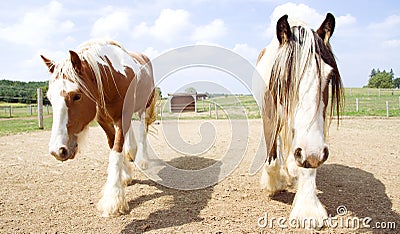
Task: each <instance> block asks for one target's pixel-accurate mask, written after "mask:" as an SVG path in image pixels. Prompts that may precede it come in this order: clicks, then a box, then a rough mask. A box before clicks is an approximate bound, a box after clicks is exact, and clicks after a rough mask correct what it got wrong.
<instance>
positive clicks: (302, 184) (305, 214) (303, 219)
mask: <svg viewBox="0 0 400 234" xmlns="http://www.w3.org/2000/svg"><path fill="white" fill-rule="evenodd" d="M297 171H298V182H297V193H296V196H295V197H294V201H293V209H292V212H291V213H290V220H297V221H296V223H297V224H299V225H300V227H302V228H307V229H311V228H322V227H323V226H324V222H325V221H326V219H327V218H328V214H327V212H326V210H325V208H324V206H323V205H322V203H321V202H320V201H319V199H318V197H317V194H316V182H315V179H316V174H317V169H306V168H302V167H299V168H298V170H297ZM291 222H292V221H291Z"/></svg>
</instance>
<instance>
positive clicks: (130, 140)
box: [124, 123, 137, 162]
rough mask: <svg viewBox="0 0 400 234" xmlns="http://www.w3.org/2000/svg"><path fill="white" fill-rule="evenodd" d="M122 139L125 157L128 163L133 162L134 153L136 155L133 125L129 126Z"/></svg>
mask: <svg viewBox="0 0 400 234" xmlns="http://www.w3.org/2000/svg"><path fill="white" fill-rule="evenodd" d="M124 137H125V140H124V153H125V157H126V158H127V159H128V160H129V161H131V162H134V161H135V158H136V153H137V144H136V139H135V133H134V132H133V123H131V125H130V127H129V129H128V131H127V132H126V134H125V136H124Z"/></svg>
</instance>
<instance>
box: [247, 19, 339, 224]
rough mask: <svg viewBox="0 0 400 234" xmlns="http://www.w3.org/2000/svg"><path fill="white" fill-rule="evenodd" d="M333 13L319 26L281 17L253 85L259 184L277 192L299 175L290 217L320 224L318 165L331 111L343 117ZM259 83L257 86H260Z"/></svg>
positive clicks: (325, 148) (322, 212) (324, 214)
mask: <svg viewBox="0 0 400 234" xmlns="http://www.w3.org/2000/svg"><path fill="white" fill-rule="evenodd" d="M334 28H335V18H334V16H333V15H332V14H330V13H328V14H327V16H326V18H325V20H324V21H323V23H322V25H321V26H320V28H319V29H318V30H317V31H316V32H315V31H313V30H312V29H310V28H309V27H308V26H307V25H305V24H304V23H301V22H296V21H293V22H290V24H289V22H288V16H287V15H285V16H283V17H281V18H280V19H279V20H278V22H277V25H276V38H275V39H274V40H273V41H272V42H271V43H270V44H269V45H268V46H267V47H266V48H265V49H263V50H262V51H261V53H260V55H259V58H258V62H257V71H258V72H259V73H260V74H261V76H262V77H263V79H264V81H265V84H264V86H263V87H261V86H260V87H254V88H255V89H256V90H255V91H254V93H255V94H259V97H258V98H259V99H258V100H263V103H262V108H261V109H262V118H263V125H264V136H265V141H266V145H267V151H268V152H267V162H266V163H265V166H264V168H263V172H262V176H261V186H262V187H263V188H265V189H266V190H267V191H268V192H269V193H271V194H274V193H275V192H277V191H279V190H284V189H286V187H287V186H288V185H291V184H292V182H295V181H296V180H297V193H296V196H295V198H294V201H293V209H292V212H291V214H290V219H291V221H296V220H297V221H299V222H301V223H304V222H306V223H308V224H307V225H310V226H311V227H316V226H318V227H319V226H322V225H323V224H324V221H325V219H326V218H327V217H328V216H327V212H326V210H325V208H324V207H323V205H322V204H321V202H320V201H319V200H318V198H317V196H316V183H315V179H316V168H317V167H319V166H320V165H321V164H323V163H324V162H325V161H326V160H327V158H328V154H329V150H328V146H327V145H326V144H325V136H326V131H327V128H328V126H327V125H328V124H327V123H329V122H330V120H326V108H327V107H328V106H329V88H331V95H332V96H331V103H330V117H332V116H333V112H334V109H335V110H336V114H337V116H338V117H339V110H340V108H341V106H342V101H341V96H342V94H343V90H342V82H341V78H340V74H339V70H338V67H337V64H336V61H335V57H334V55H333V53H332V49H331V46H330V43H329V39H330V37H331V36H332V33H333V31H334ZM257 89H258V90H257Z"/></svg>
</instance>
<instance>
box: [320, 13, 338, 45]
mask: <svg viewBox="0 0 400 234" xmlns="http://www.w3.org/2000/svg"><path fill="white" fill-rule="evenodd" d="M333 31H335V17H334V16H333V15H332V14H331V13H328V14H326V18H325V20H324V22H322V24H321V26H320V27H319V29H318V30H317V33H318V35H319V36H320V37H321V38H322V40H324V43H325V45H328V44H329V38H331V36H332V34H333Z"/></svg>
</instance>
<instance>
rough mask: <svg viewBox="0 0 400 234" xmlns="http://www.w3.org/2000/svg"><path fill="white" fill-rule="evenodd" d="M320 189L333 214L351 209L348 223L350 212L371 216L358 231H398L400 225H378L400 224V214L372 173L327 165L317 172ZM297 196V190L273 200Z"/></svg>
mask: <svg viewBox="0 0 400 234" xmlns="http://www.w3.org/2000/svg"><path fill="white" fill-rule="evenodd" d="M317 188H318V190H320V191H321V192H322V193H321V194H318V197H319V198H320V200H321V202H322V204H324V205H325V207H326V209H327V211H328V215H330V216H331V217H340V216H338V213H337V209H338V207H339V206H342V207H343V206H344V207H345V208H346V209H347V215H346V216H344V219H343V220H345V222H347V220H346V218H347V217H349V216H350V215H351V216H353V217H358V218H360V219H361V220H364V218H366V217H369V218H371V221H367V223H366V224H369V225H370V227H363V224H362V223H361V224H360V229H358V230H357V232H360V231H361V232H372V233H382V232H384V233H389V232H393V233H395V232H396V230H397V229H398V227H397V229H395V228H385V229H382V228H381V229H378V228H377V225H385V226H386V227H388V225H392V224H393V223H395V225H396V226H397V225H400V215H399V214H397V213H396V212H394V211H393V210H392V202H391V201H390V198H389V197H388V196H387V194H386V192H385V185H384V184H383V183H382V182H381V181H380V180H378V179H377V178H375V177H374V175H373V174H372V173H370V172H367V171H364V170H361V169H358V168H354V167H348V166H343V165H339V164H325V165H323V166H322V167H321V168H319V169H318V171H317ZM294 196H295V194H294V193H293V192H288V191H283V192H281V193H278V194H276V195H274V196H273V197H272V199H273V200H276V201H280V202H283V203H286V204H292V202H293V199H294ZM366 220H368V219H366ZM377 222H379V223H377ZM382 222H384V223H382ZM389 222H390V223H389ZM338 225H339V224H338ZM343 225H345V224H343ZM350 226H351V223H350ZM351 227H352V226H351ZM351 230H352V231H355V230H354V229H351Z"/></svg>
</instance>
